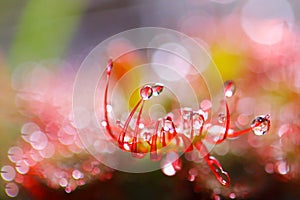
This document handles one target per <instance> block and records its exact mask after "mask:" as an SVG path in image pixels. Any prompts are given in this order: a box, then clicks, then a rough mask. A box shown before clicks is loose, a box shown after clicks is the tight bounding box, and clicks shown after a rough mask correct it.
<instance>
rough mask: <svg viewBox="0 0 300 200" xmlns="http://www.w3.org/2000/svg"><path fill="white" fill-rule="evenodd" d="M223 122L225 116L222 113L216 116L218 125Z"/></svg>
mask: <svg viewBox="0 0 300 200" xmlns="http://www.w3.org/2000/svg"><path fill="white" fill-rule="evenodd" d="M225 120H226V115H225V114H224V113H220V114H219V115H218V121H219V123H220V124H222V123H224V122H225Z"/></svg>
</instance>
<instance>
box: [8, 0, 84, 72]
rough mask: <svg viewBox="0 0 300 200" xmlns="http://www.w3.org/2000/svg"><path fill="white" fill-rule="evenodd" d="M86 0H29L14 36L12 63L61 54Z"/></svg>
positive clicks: (65, 47)
mask: <svg viewBox="0 0 300 200" xmlns="http://www.w3.org/2000/svg"><path fill="white" fill-rule="evenodd" d="M86 2H87V1H85V0H64V1H60V0H51V1H41V0H30V1H28V3H27V4H26V6H25V7H24V10H23V13H22V16H21V18H20V22H19V25H18V27H17V31H16V35H15V37H14V40H13V43H12V46H11V50H10V56H9V66H10V67H13V68H15V67H16V66H18V65H19V64H20V63H23V62H26V61H39V60H44V59H57V58H61V57H62V56H63V55H64V53H65V51H66V49H67V48H68V44H69V43H70V41H71V39H72V35H73V33H74V31H75V30H76V27H77V26H76V25H78V22H79V20H80V13H81V12H82V11H83V10H84V8H85V4H86Z"/></svg>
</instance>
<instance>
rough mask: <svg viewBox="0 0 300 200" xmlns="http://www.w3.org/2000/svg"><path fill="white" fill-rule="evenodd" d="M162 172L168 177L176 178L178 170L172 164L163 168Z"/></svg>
mask: <svg viewBox="0 0 300 200" xmlns="http://www.w3.org/2000/svg"><path fill="white" fill-rule="evenodd" d="M162 171H163V173H164V174H165V175H167V176H174V175H175V174H176V170H175V168H174V166H173V165H172V163H167V164H165V165H163V166H162Z"/></svg>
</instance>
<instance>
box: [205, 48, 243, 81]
mask: <svg viewBox="0 0 300 200" xmlns="http://www.w3.org/2000/svg"><path fill="white" fill-rule="evenodd" d="M211 55H212V59H213V61H214V63H215V64H216V65H217V68H218V70H219V71H220V73H221V75H222V78H223V80H224V81H226V80H234V79H237V78H239V77H240V76H241V74H242V69H243V63H244V62H245V56H243V55H241V54H233V53H231V52H229V51H228V50H226V49H225V48H223V47H220V46H219V45H213V46H212V48H211Z"/></svg>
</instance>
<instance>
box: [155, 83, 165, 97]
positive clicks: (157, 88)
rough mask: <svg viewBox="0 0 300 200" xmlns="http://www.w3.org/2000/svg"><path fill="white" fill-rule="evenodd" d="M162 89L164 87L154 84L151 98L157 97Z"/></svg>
mask: <svg viewBox="0 0 300 200" xmlns="http://www.w3.org/2000/svg"><path fill="white" fill-rule="evenodd" d="M163 89H164V85H163V84H161V83H156V84H155V85H154V86H153V87H152V91H153V96H158V95H159V94H160V93H161V92H162V91H163Z"/></svg>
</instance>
